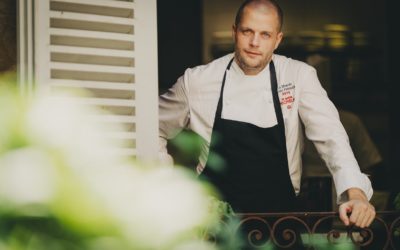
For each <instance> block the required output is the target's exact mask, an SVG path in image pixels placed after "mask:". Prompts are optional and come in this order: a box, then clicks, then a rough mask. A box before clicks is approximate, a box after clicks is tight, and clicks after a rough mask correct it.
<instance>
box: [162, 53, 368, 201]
mask: <svg viewBox="0 0 400 250" xmlns="http://www.w3.org/2000/svg"><path fill="white" fill-rule="evenodd" d="M232 58H233V54H228V55H226V56H224V57H221V58H218V59H216V60H214V61H212V62H211V63H209V64H206V65H201V66H197V67H194V68H189V69H187V70H186V71H185V73H184V75H183V76H181V77H180V78H179V79H178V80H177V82H176V83H175V85H174V86H173V87H172V88H170V89H169V90H168V91H167V92H166V93H165V94H163V95H161V96H160V99H159V112H160V116H159V120H160V124H159V132H160V134H159V136H160V148H159V149H160V150H159V151H160V159H168V157H169V156H168V153H167V150H166V144H167V139H171V138H173V137H174V136H176V135H177V134H178V133H179V132H180V131H181V130H182V129H183V128H188V129H190V130H192V131H194V132H195V133H197V134H198V135H199V136H201V137H202V138H203V140H204V143H203V146H202V152H201V155H200V158H199V166H200V167H199V169H202V168H203V167H204V166H205V165H206V161H207V156H208V150H209V144H210V141H211V133H212V129H213V124H214V118H215V112H216V109H217V104H218V99H219V95H220V90H221V84H222V79H223V75H224V73H225V70H226V67H227V65H228V63H229V61H230V60H231V59H232ZM272 60H273V61H274V64H275V68H276V76H277V80H278V94H279V99H280V102H281V107H282V113H283V118H284V123H285V134H286V148H287V157H288V163H289V174H290V178H291V181H292V184H293V187H294V189H295V191H296V193H299V191H300V181H301V173H302V162H301V153H302V149H303V132H302V125H304V128H305V134H306V136H307V138H308V139H309V140H311V141H312V142H313V143H314V145H315V147H316V148H317V150H318V152H319V154H320V155H321V157H322V159H323V160H324V161H325V163H326V165H327V167H328V169H329V171H330V173H331V174H332V177H333V180H334V183H335V187H336V192H337V194H340V195H338V200H337V201H338V203H339V204H340V203H342V202H344V201H347V199H348V198H347V194H346V192H345V191H346V190H347V189H349V188H360V189H361V190H363V191H364V193H365V194H366V196H367V198H368V199H370V198H371V196H372V193H373V190H372V187H371V182H370V180H369V179H368V177H367V176H366V175H364V174H363V173H361V171H360V168H359V166H358V164H357V161H356V159H355V157H354V154H353V152H352V149H351V147H350V144H349V140H348V136H347V134H346V131H345V130H344V128H343V126H342V124H341V122H340V120H339V115H338V112H337V109H336V108H335V107H334V105H333V103H332V102H331V101H330V100H329V98H328V96H327V94H326V92H325V90H324V89H323V88H322V87H321V84H320V82H319V80H318V77H317V74H316V71H315V69H314V68H313V67H311V66H309V65H307V64H305V63H303V62H300V61H297V60H294V59H291V58H287V57H285V56H281V55H277V54H274V55H273V57H272ZM269 74H270V73H269V66H268V65H267V67H265V69H264V70H263V71H261V72H260V73H259V74H257V75H256V76H247V75H245V74H244V73H243V71H242V70H241V69H240V67H239V66H238V65H237V64H236V63H235V61H233V63H232V67H231V69H230V70H228V71H227V75H226V83H225V91H224V98H223V101H224V102H223V109H222V114H221V116H222V118H223V119H230V120H237V121H242V122H247V123H252V124H254V125H257V126H259V127H264V128H266V127H272V126H274V125H276V124H277V119H276V115H275V109H274V104H273V101H272V92H271V83H270V76H269ZM243 136H246V135H243ZM227 146H228V145H227Z"/></svg>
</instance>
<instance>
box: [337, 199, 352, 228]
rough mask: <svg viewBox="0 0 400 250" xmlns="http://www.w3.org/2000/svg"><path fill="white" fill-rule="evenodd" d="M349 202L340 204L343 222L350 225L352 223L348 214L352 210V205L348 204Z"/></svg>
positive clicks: (340, 214)
mask: <svg viewBox="0 0 400 250" xmlns="http://www.w3.org/2000/svg"><path fill="white" fill-rule="evenodd" d="M348 203H349V202H346V203H343V204H342V205H340V207H339V217H340V220H341V221H343V223H344V224H345V225H346V226H348V225H350V221H349V217H348V216H347V212H348V211H351V210H350V209H351V208H350V206H349V205H348Z"/></svg>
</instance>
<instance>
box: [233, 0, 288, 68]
mask: <svg viewBox="0 0 400 250" xmlns="http://www.w3.org/2000/svg"><path fill="white" fill-rule="evenodd" d="M233 36H234V39H235V59H236V62H237V63H238V65H239V66H240V68H241V69H242V70H243V72H244V73H245V74H246V75H255V74H258V73H259V72H260V71H262V70H263V69H264V68H265V66H266V65H267V64H268V62H269V61H270V60H271V57H272V53H273V52H274V50H275V49H276V48H277V47H278V45H279V43H280V41H281V40H282V36H283V34H282V32H280V31H279V21H278V14H277V13H276V11H275V10H274V9H273V8H268V9H265V8H264V9H260V10H258V9H257V8H256V7H251V6H247V7H245V9H244V11H243V14H242V19H241V22H240V23H239V25H238V27H233Z"/></svg>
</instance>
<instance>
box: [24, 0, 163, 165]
mask: <svg viewBox="0 0 400 250" xmlns="http://www.w3.org/2000/svg"><path fill="white" fill-rule="evenodd" d="M21 1H22V0H21ZM34 3H35V5H34V8H35V9H34V13H35V17H34V21H35V25H34V38H35V39H34V41H35V42H34V49H35V53H34V54H35V59H34V61H35V69H34V71H35V76H36V79H35V82H36V83H37V84H38V85H40V86H38V87H39V90H41V91H57V90H61V89H62V90H63V89H76V88H78V89H85V90H87V91H89V92H90V93H91V94H92V97H87V98H82V100H81V101H82V102H83V103H85V104H87V105H95V106H97V107H100V108H102V109H105V110H107V111H110V112H111V114H110V115H102V116H98V117H96V119H97V120H98V122H111V123H121V124H124V125H125V127H126V129H125V130H124V131H110V133H109V134H108V135H107V136H110V137H112V138H113V139H114V138H115V139H116V140H122V141H123V144H124V147H123V148H118V149H117V152H118V153H120V154H122V155H129V156H132V157H138V158H139V159H142V160H152V159H155V158H156V156H157V149H158V146H157V143H158V105H157V102H158V99H157V96H158V87H157V86H158V78H157V75H158V73H157V35H156V34H157V30H156V29H157V25H156V23H157V20H156V0H130V1H129V0H125V1H122V0H36V1H34Z"/></svg>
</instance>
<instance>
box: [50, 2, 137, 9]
mask: <svg viewBox="0 0 400 250" xmlns="http://www.w3.org/2000/svg"><path fill="white" fill-rule="evenodd" d="M50 2H51V3H53V2H62V3H70V4H84V5H94V6H103V7H110V8H121V9H133V7H134V3H133V2H128V1H115V0H50Z"/></svg>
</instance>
